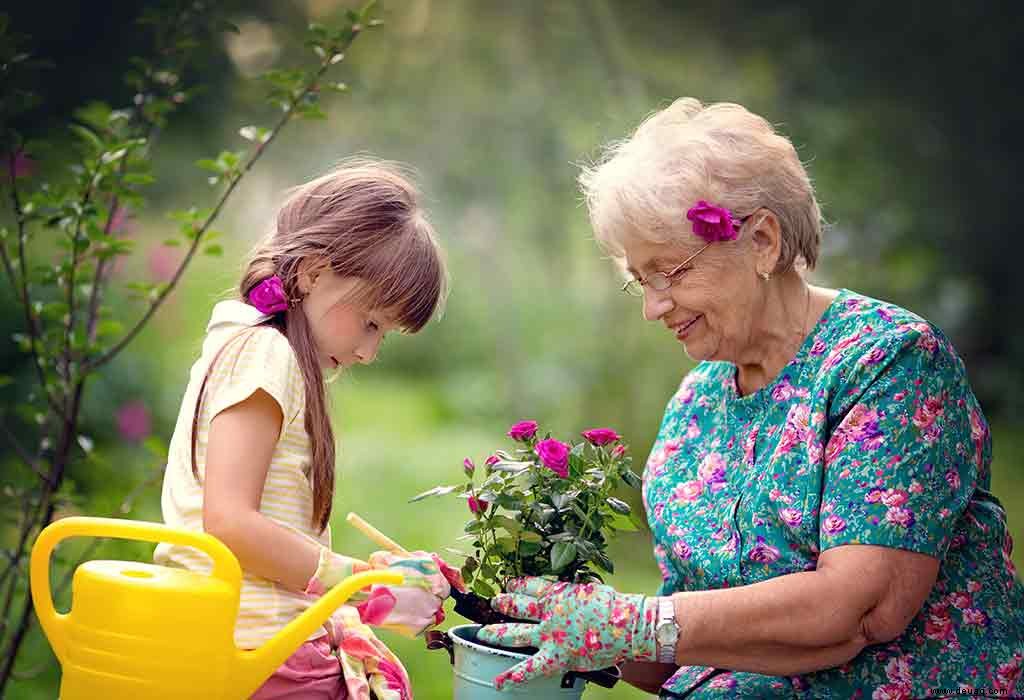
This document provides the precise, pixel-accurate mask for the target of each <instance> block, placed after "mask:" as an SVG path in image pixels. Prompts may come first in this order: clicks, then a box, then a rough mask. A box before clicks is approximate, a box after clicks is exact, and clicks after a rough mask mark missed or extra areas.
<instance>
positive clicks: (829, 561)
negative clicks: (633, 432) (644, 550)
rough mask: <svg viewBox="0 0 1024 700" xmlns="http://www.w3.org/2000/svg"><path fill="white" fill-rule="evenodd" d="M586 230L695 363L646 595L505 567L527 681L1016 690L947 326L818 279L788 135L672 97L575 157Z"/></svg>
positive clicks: (661, 482)
mask: <svg viewBox="0 0 1024 700" xmlns="http://www.w3.org/2000/svg"><path fill="white" fill-rule="evenodd" d="M582 183H583V187H584V190H585V193H586V196H587V202H588V204H589V208H590V214H591V219H592V222H593V225H594V229H595V232H596V234H597V238H598V240H599V242H600V243H601V244H602V246H603V247H604V248H605V249H606V250H607V251H609V252H610V253H611V254H612V255H613V256H614V257H615V258H616V259H618V260H619V261H621V263H622V265H623V267H624V268H625V269H626V270H627V271H628V273H629V275H630V280H629V282H628V283H627V284H626V285H625V289H626V291H629V292H633V293H636V294H640V295H642V296H643V312H644V317H645V318H646V319H647V320H649V321H657V322H660V323H662V324H664V326H665V328H666V329H667V330H668V332H669V333H670V334H671V335H672V336H674V338H675V341H676V342H678V343H680V344H681V345H682V346H683V349H684V350H685V351H686V353H687V355H689V356H690V357H691V358H693V359H694V360H697V361H698V362H699V364H698V365H697V366H696V368H695V369H693V370H692V371H691V372H690V373H689V374H688V375H686V377H685V378H684V379H683V381H682V384H681V385H680V387H679V389H678V391H677V392H676V393H675V395H674V396H673V397H672V399H671V400H670V401H669V403H668V408H667V410H666V412H665V416H664V420H663V422H662V425H661V430H660V432H659V434H658V437H657V441H656V442H655V444H654V447H653V449H652V451H651V455H650V458H649V459H648V461H647V466H646V471H645V474H644V491H643V493H644V503H645V505H646V508H647V514H648V519H649V522H650V527H651V531H652V533H653V536H654V541H655V547H654V555H655V558H656V559H657V562H658V565H659V566H660V568H661V571H662V574H663V577H664V582H663V584H662V587H661V589H660V591H659V592H658V595H657V596H654V597H646V596H643V595H631V594H623V593H619V592H617V591H615V590H614V589H612V588H611V587H608V586H602V585H592V584H586V585H571V584H555V583H551V582H548V581H545V580H543V579H524V580H521V581H517V582H514V583H513V585H512V586H511V587H510V590H509V594H508V595H503V596H499V597H498V598H497V599H496V603H495V605H496V607H497V608H498V609H499V610H502V611H503V612H507V613H510V614H512V615H514V616H517V617H521V618H524V619H533V620H539V621H540V624H537V625H506V626H502V625H498V626H491V627H488V628H485V630H484V631H483V632H482V633H481V637H482V638H483V639H484V640H485V641H488V642H492V643H503V644H509V645H517V646H522V645H525V644H532V645H535V646H537V647H539V648H540V651H539V652H538V653H537V654H536V655H535V656H534V657H532V658H531V659H530V660H529V661H526V662H524V663H523V664H521V665H520V666H518V667H515V668H513V669H511V670H510V671H509V672H507V673H505V674H503V675H502V676H500V677H499V678H498V679H496V681H497V682H498V684H499V685H505V684H507V683H513V684H515V683H521V682H523V681H525V680H528V679H529V678H532V677H534V676H537V675H547V674H552V673H556V672H559V671H561V670H564V669H591V668H598V667H601V666H604V665H608V664H609V663H615V662H627V663H626V665H625V667H624V675H625V676H626V679H627V680H629V681H630V682H631V683H633V684H634V685H637V686H639V687H641V688H644V689H647V690H648V691H649V692H658V689H659V688H661V694H662V696H663V697H672V698H682V697H686V698H713V697H744V698H766V697H800V698H803V697H815V698H844V699H845V698H869V697H870V698H925V697H939V696H942V695H944V694H948V693H950V692H955V689H958V688H961V689H962V688H975V689H979V690H980V689H988V690H989V691H990V692H993V693H995V694H999V695H1002V696H1006V695H1012V694H1013V693H1014V691H1015V689H1016V690H1017V692H1018V693H1019V692H1022V691H1024V683H1022V682H1020V681H1019V678H1020V674H1021V666H1022V659H1024V586H1022V584H1021V581H1020V579H1019V578H1018V577H1017V576H1016V574H1015V571H1014V567H1013V564H1012V563H1011V561H1010V551H1011V540H1010V536H1009V535H1008V534H1007V529H1006V515H1005V512H1004V510H1003V508H1002V506H1001V505H1000V503H999V501H998V500H997V499H996V498H995V497H994V496H993V495H992V494H991V493H990V492H989V488H990V486H989V482H990V475H989V463H990V460H991V455H992V446H991V439H990V435H989V429H988V425H987V424H986V422H985V418H984V416H983V415H982V412H981V408H980V407H979V405H978V401H977V399H975V397H974V394H973V393H972V391H971V387H970V384H969V383H968V379H967V373H966V370H965V369H964V365H963V362H962V361H961V360H960V358H959V357H958V356H957V354H956V351H955V350H954V348H953V346H952V345H951V344H950V342H949V340H948V339H947V338H946V337H945V336H944V335H943V334H942V332H941V331H940V330H939V329H937V328H936V327H935V326H933V325H931V324H930V323H928V322H927V321H925V320H924V319H922V318H920V317H919V316H916V315H915V314H913V313H911V312H909V311H907V310H905V309H902V308H899V307H898V306H895V305H893V304H889V303H886V302H883V301H878V300H875V299H871V298H868V297H865V296H863V295H861V294H857V293H856V292H853V291H850V290H846V289H841V290H833V289H826V288H823V287H818V286H813V285H811V284H809V283H808V282H807V280H806V279H805V277H804V275H803V273H802V270H804V269H806V268H812V267H813V266H814V264H815V262H816V260H817V257H818V244H819V239H820V237H821V217H820V213H819V209H818V204H817V202H816V201H815V197H814V192H813V190H812V187H811V182H810V180H809V178H808V176H807V173H806V171H805V170H804V168H803V166H802V165H801V163H800V160H799V159H798V157H797V154H796V151H795V150H794V148H793V146H792V144H791V143H790V142H789V141H788V140H787V139H786V138H785V137H783V136H781V135H780V134H778V133H776V132H775V130H774V129H773V128H772V126H771V125H770V124H769V123H768V122H767V121H765V120H764V119H762V118H761V117H759V116H757V115H754V114H752V113H750V112H749V111H747V110H746V109H744V108H743V107H741V106H739V105H733V104H716V105H711V106H708V107H704V106H702V105H701V104H700V103H699V102H697V101H696V100H693V99H681V100H679V101H677V102H675V103H674V104H672V105H671V106H670V107H668V108H667V109H665V110H663V111H661V112H659V113H657V114H655V115H653V116H652V117H650V118H649V119H648V120H647V121H645V122H644V123H643V124H642V125H641V126H640V127H639V128H638V129H637V131H636V133H635V134H633V136H632V138H630V139H629V140H627V141H625V142H622V143H621V144H618V145H616V146H615V147H613V148H612V149H611V150H610V152H609V153H608V155H607V157H606V158H605V159H604V160H603V161H602V162H601V163H600V164H598V165H597V166H596V167H594V168H592V169H588V170H587V171H586V172H585V173H584V175H583V177H582Z"/></svg>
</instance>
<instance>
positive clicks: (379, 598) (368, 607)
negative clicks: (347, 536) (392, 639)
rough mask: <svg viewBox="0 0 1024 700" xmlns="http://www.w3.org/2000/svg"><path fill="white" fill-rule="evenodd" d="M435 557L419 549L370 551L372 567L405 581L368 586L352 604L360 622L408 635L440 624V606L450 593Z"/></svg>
mask: <svg viewBox="0 0 1024 700" xmlns="http://www.w3.org/2000/svg"><path fill="white" fill-rule="evenodd" d="M438 559H439V557H437V555H436V554H431V553H429V552H421V551H416V552H409V553H408V554H394V553H392V552H383V551H380V552H374V553H373V554H371V555H370V561H369V565H370V567H371V568H372V569H375V570H383V569H386V570H388V571H394V572H396V573H400V574H402V576H404V577H405V580H404V581H403V582H402V584H401V585H399V586H392V585H380V584H375V585H374V586H372V587H371V589H370V592H369V595H368V597H367V599H366V600H365V601H363V602H361V603H357V604H356V609H357V610H359V616H360V618H362V620H363V622H365V623H366V624H368V625H373V626H376V627H382V628H384V629H390V630H392V631H395V632H398V633H399V634H401V635H403V636H405V637H410V638H411V637H415V636H416V635H418V634H420V633H421V632H423V631H424V630H426V629H427V628H429V627H433V626H434V625H437V624H440V623H441V622H442V621H443V620H444V611H443V610H442V609H441V606H442V605H444V601H445V599H446V598H447V597H448V595H449V594H450V593H451V584H450V583H449V582H448V579H447V578H446V577H445V575H444V573H443V570H444V569H443V568H442V566H441V564H439V563H438ZM443 561H444V560H441V563H443ZM444 567H446V568H449V569H450V568H451V567H448V565H447V564H444Z"/></svg>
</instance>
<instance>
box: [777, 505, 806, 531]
mask: <svg viewBox="0 0 1024 700" xmlns="http://www.w3.org/2000/svg"><path fill="white" fill-rule="evenodd" d="M779 517H781V518H782V522H784V523H786V524H787V525H789V526H790V527H800V523H801V522H803V519H804V514H803V513H802V512H801V511H800V510H799V509H798V508H783V509H781V510H780V511H779Z"/></svg>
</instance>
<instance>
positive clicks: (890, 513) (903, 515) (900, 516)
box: [885, 506, 914, 527]
mask: <svg viewBox="0 0 1024 700" xmlns="http://www.w3.org/2000/svg"><path fill="white" fill-rule="evenodd" d="M885 520H886V522H889V523H892V524H893V525H899V526H900V527H910V526H911V525H913V524H914V513H913V512H912V511H911V510H909V509H907V508H902V507H900V506H896V507H895V508H890V509H889V510H887V511H886V512H885Z"/></svg>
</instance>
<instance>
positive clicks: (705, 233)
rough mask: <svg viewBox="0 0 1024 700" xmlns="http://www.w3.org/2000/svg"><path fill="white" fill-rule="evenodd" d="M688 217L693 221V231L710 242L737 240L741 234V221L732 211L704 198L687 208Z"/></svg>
mask: <svg viewBox="0 0 1024 700" xmlns="http://www.w3.org/2000/svg"><path fill="white" fill-rule="evenodd" d="M686 218H687V219H689V220H690V221H691V222H693V232H694V233H695V234H697V235H698V236H700V237H701V238H703V239H704V240H705V241H707V242H708V243H712V242H714V241H731V240H735V238H736V237H737V236H738V235H739V228H740V222H739V221H738V220H736V219H733V216H732V213H731V212H730V211H729V210H728V209H726V208H725V207H719V206H716V205H714V204H709V203H708V202H705V201H704V200H703V199H702V200H700V201H698V202H697V204H695V205H694V206H692V207H690V208H689V209H688V210H687V212H686Z"/></svg>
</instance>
